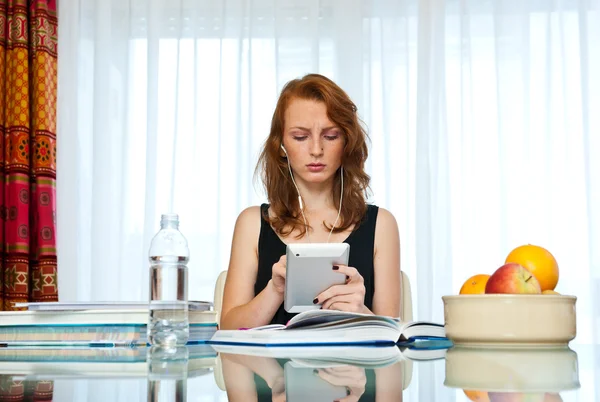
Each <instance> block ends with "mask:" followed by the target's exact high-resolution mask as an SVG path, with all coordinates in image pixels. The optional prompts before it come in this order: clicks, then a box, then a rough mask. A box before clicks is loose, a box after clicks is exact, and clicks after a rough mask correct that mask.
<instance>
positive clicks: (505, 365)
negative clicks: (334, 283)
mask: <svg viewBox="0 0 600 402" xmlns="http://www.w3.org/2000/svg"><path fill="white" fill-rule="evenodd" d="M575 350H577V353H576V352H575ZM575 350H573V349H571V348H569V347H562V348H532V349H525V348H520V349H511V348H492V347H488V348H483V347H477V348H475V347H464V346H453V347H451V348H447V349H433V350H428V349H421V350H419V349H415V348H413V349H410V348H403V347H385V348H382V347H356V348H348V347H339V348H335V347H319V348H312V349H311V348H260V347H259V348H241V347H229V348H218V347H211V346H209V345H197V346H192V347H184V348H179V349H175V350H161V349H152V348H123V349H119V348H72V349H53V348H39V349H34V348H21V349H19V348H0V401H5V400H10V401H11V402H15V401H29V400H36V401H51V400H56V401H59V400H60V401H61V402H70V401H73V402H75V401H78V402H79V401H88V402H96V401H97V402H101V401H102V402H103V401H106V400H126V401H152V402H159V401H160V402H175V401H176V402H180V401H211V402H222V401H226V400H230V401H291V402H294V401H309V402H319V401H326V402H331V401H335V400H340V401H352V402H354V401H403V402H417V401H422V400H438V401H452V402H469V401H479V402H485V401H490V402H498V401H510V402H516V401H536V402H557V401H564V402H571V401H572V402H576V401H582V400H586V401H587V400H596V399H597V395H598V393H597V392H598V388H597V385H595V384H596V382H595V381H594V379H595V378H598V361H599V360H598V355H596V354H595V352H596V349H595V346H594V345H586V346H580V347H579V349H575Z"/></svg>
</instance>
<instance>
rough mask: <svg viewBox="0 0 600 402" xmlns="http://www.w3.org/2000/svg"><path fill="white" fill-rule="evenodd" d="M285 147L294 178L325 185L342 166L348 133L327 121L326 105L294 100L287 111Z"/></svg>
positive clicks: (311, 101) (284, 135) (284, 133)
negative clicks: (345, 134)
mask: <svg viewBox="0 0 600 402" xmlns="http://www.w3.org/2000/svg"><path fill="white" fill-rule="evenodd" d="M284 119H285V127H284V131H283V146H284V147H285V149H286V151H287V157H288V160H289V162H290V164H291V165H292V170H293V171H294V178H295V179H296V180H298V179H299V178H300V179H301V180H303V181H305V182H307V183H323V182H325V181H327V180H329V179H331V178H332V177H333V175H335V173H336V172H337V170H338V168H339V167H340V166H341V163H342V155H343V152H344V143H345V138H344V133H343V132H342V130H341V129H340V128H339V127H337V126H336V125H335V123H333V122H332V121H331V120H329V118H328V117H327V107H326V106H325V104H324V103H323V102H317V101H314V100H306V99H299V98H295V99H293V100H292V101H291V102H290V104H289V105H288V108H287V110H286V111H285V117H284Z"/></svg>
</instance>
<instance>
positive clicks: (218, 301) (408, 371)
mask: <svg viewBox="0 0 600 402" xmlns="http://www.w3.org/2000/svg"><path fill="white" fill-rule="evenodd" d="M401 274H402V275H401V283H402V303H401V305H400V317H401V318H402V320H403V321H412V319H413V312H412V293H411V290H410V280H409V279H408V276H407V275H406V274H405V273H404V272H402V271H401ZM226 280H227V271H223V272H221V273H220V274H219V277H218V278H217V282H216V284H215V296H214V297H215V299H214V305H215V311H216V313H217V324H219V323H220V322H221V308H222V307H223V291H224V289H225V281H226ZM402 364H403V365H404V368H403V379H402V388H403V389H406V388H407V387H408V386H409V385H410V382H411V380H412V361H410V360H404V361H402ZM214 376H215V382H216V383H217V385H218V387H219V388H220V389H222V390H223V391H225V390H226V387H225V379H224V378H223V370H222V368H221V358H220V356H218V357H217V365H216V366H215V371H214Z"/></svg>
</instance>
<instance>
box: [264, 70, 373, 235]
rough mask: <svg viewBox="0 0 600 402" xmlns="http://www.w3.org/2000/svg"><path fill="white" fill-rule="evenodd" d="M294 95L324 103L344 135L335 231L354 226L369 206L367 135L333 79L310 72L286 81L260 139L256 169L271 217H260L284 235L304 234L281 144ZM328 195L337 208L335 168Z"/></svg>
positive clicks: (353, 108) (347, 99) (302, 222)
mask: <svg viewBox="0 0 600 402" xmlns="http://www.w3.org/2000/svg"><path fill="white" fill-rule="evenodd" d="M294 98H300V99H306V100H314V101H317V102H323V103H325V106H326V107H327V116H328V117H329V119H330V120H331V121H332V122H333V123H335V124H336V125H337V126H338V127H339V128H340V129H341V131H342V133H343V137H344V142H345V144H344V153H343V155H342V166H343V167H344V194H343V202H342V210H341V213H340V219H339V221H338V225H337V227H336V228H335V229H334V232H336V233H338V232H343V231H345V230H347V229H348V228H349V227H350V226H352V225H355V226H354V227H355V228H356V227H358V225H359V224H360V222H361V220H362V219H363V217H364V216H365V213H366V210H367V204H366V198H367V197H368V191H369V182H370V177H369V175H367V173H366V172H365V169H364V166H365V161H366V160H367V157H368V148H367V143H366V141H367V140H368V139H369V137H368V134H367V132H366V131H365V129H364V128H363V127H362V124H361V121H360V119H359V118H358V115H357V107H356V105H355V104H354V103H353V102H352V100H351V99H350V97H349V96H348V94H346V92H344V90H342V89H341V88H340V87H339V86H338V85H337V84H336V83H334V82H333V81H332V80H330V79H329V78H327V77H324V76H322V75H319V74H308V75H305V76H304V77H302V78H301V79H295V80H292V81H290V82H288V83H287V84H286V85H285V87H284V88H283V90H282V91H281V94H280V96H279V100H278V101H277V106H276V107H275V111H274V113H273V118H272V120H271V131H270V133H269V136H268V138H267V139H266V141H265V143H264V146H263V149H262V152H261V154H260V157H259V159H258V164H257V166H256V171H255V173H257V172H259V171H260V174H261V178H262V182H263V186H264V188H265V191H266V193H267V198H268V200H269V204H270V209H271V211H272V215H273V217H270V216H268V215H269V214H265V216H264V218H265V219H266V220H267V222H269V223H270V224H271V225H272V226H273V228H274V229H275V231H276V232H277V233H278V234H280V235H282V236H287V235H289V234H290V233H291V232H292V231H293V230H294V229H299V231H300V233H299V235H298V236H297V237H298V238H301V237H302V236H304V234H305V233H306V228H305V226H304V221H303V219H302V215H301V214H300V205H299V203H298V194H297V192H296V188H295V187H294V185H293V183H292V180H291V178H290V174H289V171H288V166H287V160H286V159H285V156H284V155H283V154H282V152H281V148H280V146H281V144H282V143H283V131H284V127H285V121H284V116H285V111H286V109H287V107H288V105H289V104H290V102H291V100H292V99H294ZM332 195H333V200H334V203H335V207H336V209H337V208H339V199H340V174H339V169H338V173H336V175H335V178H334V184H333V194H332ZM323 225H324V227H325V228H326V229H327V230H331V226H328V225H327V224H326V223H325V222H323Z"/></svg>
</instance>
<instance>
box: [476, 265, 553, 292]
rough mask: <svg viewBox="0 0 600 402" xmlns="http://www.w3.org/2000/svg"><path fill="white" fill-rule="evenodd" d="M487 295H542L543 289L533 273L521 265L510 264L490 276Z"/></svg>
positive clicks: (486, 287)
mask: <svg viewBox="0 0 600 402" xmlns="http://www.w3.org/2000/svg"><path fill="white" fill-rule="evenodd" d="M485 293H487V294H489V293H510V294H541V293H542V289H541V288H540V283H539V282H538V280H537V279H536V277H535V276H533V274H532V273H531V272H529V271H528V270H527V269H525V268H523V266H522V265H520V264H515V263H512V262H510V263H508V264H505V265H503V266H501V267H500V268H498V269H497V270H496V272H494V273H493V274H492V276H490V279H488V281H487V284H486V286H485Z"/></svg>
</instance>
